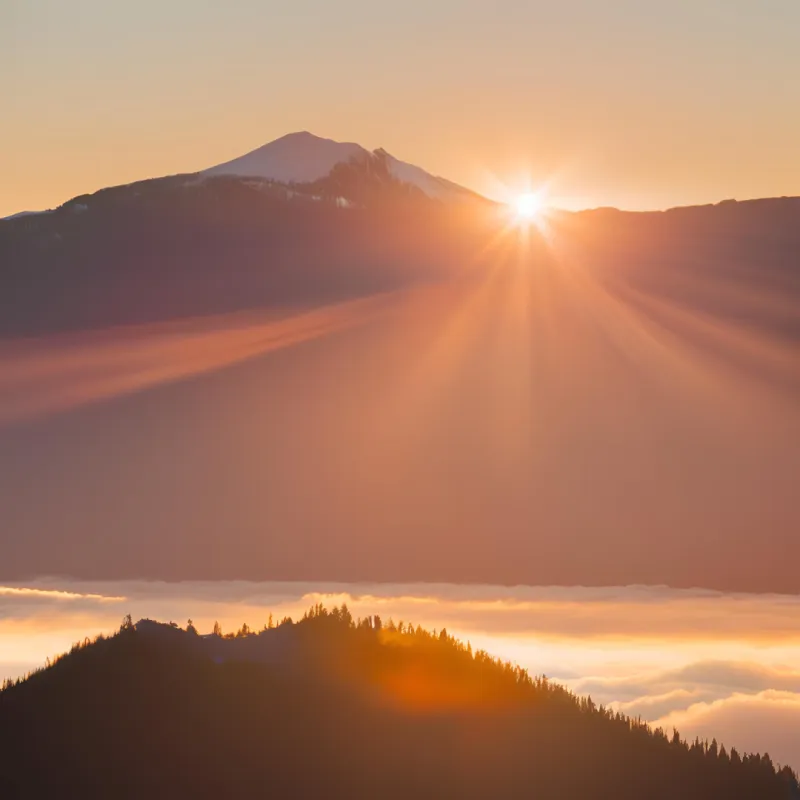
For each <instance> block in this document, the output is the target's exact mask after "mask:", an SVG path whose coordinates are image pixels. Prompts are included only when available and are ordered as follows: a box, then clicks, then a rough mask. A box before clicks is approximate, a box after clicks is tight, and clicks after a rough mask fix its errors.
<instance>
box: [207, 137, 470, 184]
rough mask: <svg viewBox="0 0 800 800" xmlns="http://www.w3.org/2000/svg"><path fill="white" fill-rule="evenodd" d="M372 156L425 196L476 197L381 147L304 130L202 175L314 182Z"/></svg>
mask: <svg viewBox="0 0 800 800" xmlns="http://www.w3.org/2000/svg"><path fill="white" fill-rule="evenodd" d="M374 158H379V159H381V160H382V161H383V162H384V163H385V164H386V168H387V170H388V172H389V173H390V175H391V176H392V177H393V178H394V179H395V180H397V181H399V182H401V183H406V184H410V185H412V186H416V187H417V188H418V189H421V190H422V192H424V193H425V194H426V195H427V196H428V197H432V198H436V199H439V200H455V199H464V198H466V197H469V196H472V197H475V195H473V193H472V192H470V191H469V190H467V189H464V188H463V187H461V186H458V185H457V184H455V183H451V182H450V181H447V180H444V179H443V178H438V177H436V176H434V175H431V174H430V173H428V172H426V171H425V170H424V169H422V168H421V167H417V166H415V165H413V164H409V163H407V162H405V161H400V160H399V159H397V158H395V157H394V156H392V155H390V154H389V153H388V152H387V151H386V150H384V149H383V148H382V147H379V148H377V149H376V150H374V151H372V152H370V151H369V150H367V148H365V147H362V146H361V145H360V144H357V143H355V142H337V141H335V140H333V139H325V138H323V137H321V136H317V135H315V134H313V133H311V132H310V131H306V130H303V131H295V132H294V133H287V134H286V135H285V136H281V137H280V138H279V139H275V140H274V141H272V142H268V143H267V144H265V145H262V146H261V147H259V148H256V149H255V150H251V151H250V152H249V153H245V155H243V156H240V157H239V158H234V159H232V160H231V161H226V162H224V163H223V164H218V165H217V166H214V167H210V168H209V169H206V170H204V171H203V174H204V175H229V176H236V177H251V178H266V179H269V180H275V181H279V182H281V183H313V182H314V181H318V180H320V179H321V178H325V177H326V176H328V175H329V174H330V173H331V170H333V168H334V167H335V166H336V165H337V164H342V163H348V162H351V161H354V160H360V161H361V160H363V161H369V160H370V159H374Z"/></svg>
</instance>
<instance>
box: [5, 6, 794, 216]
mask: <svg viewBox="0 0 800 800" xmlns="http://www.w3.org/2000/svg"><path fill="white" fill-rule="evenodd" d="M556 6H557V7H556ZM798 30H800V4H798V3H797V2H796V0H764V2H761V3H757V4H756V3H752V2H750V1H749V0H724V1H723V0H691V2H690V0H675V1H674V2H670V3H651V2H648V3H641V2H633V0H614V2H608V0H602V1H601V0H566V2H562V3H558V4H554V3H549V2H548V3H544V2H521V1H517V2H512V1H511V0H500V1H499V2H497V3H495V4H492V6H491V7H490V6H489V5H488V4H486V3H477V2H462V1H459V2H456V0H437V1H436V2H427V3H424V4H423V3H416V2H412V3H407V4H404V5H403V6H402V7H398V6H396V5H393V6H391V8H390V7H388V6H387V5H386V4H382V3H369V2H367V1H366V0H343V2H340V3H336V4H333V3H327V2H322V0H297V1H296V2H293V3H291V4H281V6H280V8H275V7H274V6H273V5H272V4H264V3H259V2H256V0H233V1H232V2H230V3H226V4H219V3H212V2H209V1H208V0H172V2H168V3H164V2H160V1H158V2H157V0H141V2H138V3H135V4H118V3H106V2H103V1H102V0H83V2H80V3H78V4H76V3H64V2H62V0H25V2H22V0H11V2H10V3H8V2H4V3H2V4H0V74H2V75H3V79H4V82H3V97H2V101H3V102H2V106H0V107H2V125H0V176H2V179H0V214H11V213H14V212H17V211H20V210H23V209H38V208H46V207H50V206H54V205H56V204H58V203H60V202H63V201H64V200H66V199H68V198H70V197H71V196H74V195H76V194H79V193H82V192H86V191H92V190H95V189H98V188H101V187H103V186H106V185H110V184H115V183H124V182H129V181H132V180H136V179H140V178H145V177H151V176H158V175H163V174H169V173H175V172H184V171H194V170H197V169H201V168H204V167H207V166H210V165H212V164H215V163H219V162H221V161H224V160H226V159H229V158H231V157H234V156H237V155H240V154H241V153H243V152H245V151H247V150H250V149H252V148H254V147H257V146H259V145H261V144H264V143H265V142H267V141H270V140H272V139H274V138H277V137H278V136H281V135H283V134H285V133H287V132H289V131H293V130H298V129H307V130H311V131H312V132H314V133H317V134H318V135H321V136H326V137H330V138H334V139H339V140H351V141H358V142H360V143H362V144H363V145H365V146H367V147H370V148H373V147H378V146H383V147H385V148H386V149H388V150H389V151H390V152H392V153H393V154H395V155H397V156H398V157H400V158H403V159H405V160H408V161H412V162H414V163H417V164H419V165H420V166H422V167H424V168H426V169H428V170H430V171H432V172H435V173H438V174H442V175H445V176H447V177H449V178H451V179H453V180H456V181H459V182H462V183H464V184H467V185H469V186H471V187H473V188H475V189H477V190H479V191H482V192H484V193H487V194H489V195H492V196H495V197H499V198H502V197H504V196H506V194H507V192H508V191H509V189H508V188H506V187H510V191H512V192H513V191H517V190H523V189H524V188H526V184H528V183H529V182H530V184H531V185H533V186H538V185H540V184H543V183H545V184H549V186H550V193H551V196H552V199H553V201H554V202H555V203H556V204H559V205H563V206H566V207H584V206H594V205H609V204H610V205H617V206H620V207H625V208H658V207H665V206H670V205H676V204H688V203H696V202H708V201H716V200H719V199H723V198H727V197H737V198H739V199H744V198H747V197H756V196H774V195H781V194H799V193H800V150H799V149H798V148H797V142H798V140H800V103H798V102H797V89H798V77H799V76H800V48H797V46H796V45H797V39H796V37H797V31H798Z"/></svg>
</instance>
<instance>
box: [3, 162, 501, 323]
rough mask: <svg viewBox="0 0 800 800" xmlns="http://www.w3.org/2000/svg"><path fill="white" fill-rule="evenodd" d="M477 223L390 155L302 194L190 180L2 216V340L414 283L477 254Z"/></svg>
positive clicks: (247, 181) (232, 180) (342, 169)
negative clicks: (393, 166)
mask: <svg viewBox="0 0 800 800" xmlns="http://www.w3.org/2000/svg"><path fill="white" fill-rule="evenodd" d="M476 197H477V196H476ZM477 204H479V205H480V207H481V208H485V207H486V206H487V204H488V201H483V200H476V205H477ZM472 216H473V215H472V213H471V211H470V209H467V208H463V207H461V208H453V207H449V206H447V205H445V204H443V203H441V202H439V201H438V200H433V199H430V198H428V197H427V196H426V195H425V194H424V193H423V192H422V191H420V190H419V189H417V188H416V187H413V186H410V185H409V184H405V183H402V182H401V181H398V180H396V179H394V178H393V177H392V176H391V175H389V174H388V171H387V169H386V165H385V163H384V162H383V161H382V160H381V158H380V157H378V156H370V157H369V159H368V160H364V161H356V162H352V163H348V164H346V165H339V166H338V167H336V168H335V169H334V171H333V172H332V173H331V175H330V176H328V177H327V178H324V179H320V180H318V181H316V182H315V183H313V184H306V185H302V186H299V185H298V186H287V185H284V184H280V183H277V182H275V181H271V180H265V179H251V178H237V177H205V176H201V175H178V176H173V177H169V178H160V179H155V180H150V181H142V182H140V183H134V184H130V185H127V186H117V187H112V188H109V189H104V190H102V191H99V192H96V193H94V194H92V195H85V196H80V197H76V198H73V199H72V200H70V201H69V202H67V203H65V204H64V205H62V206H61V207H59V208H58V209H56V210H54V211H52V212H46V213H41V214H32V215H27V216H24V217H18V218H15V219H8V220H3V221H0V336H2V335H9V334H10V335H15V334H27V335H32V334H37V333H42V332H48V331H56V330H62V329H81V328H93V327H103V326H108V325H115V324H125V323H133V322H142V321H152V320H164V319H172V318H175V317H181V316H188V315H196V314H204V313H210V312H220V311H234V310H238V309H242V308H253V307H275V306H281V307H286V306H302V305H309V304H318V303H322V302H330V301H333V300H338V299H343V298H348V297H356V296H360V295H365V294H372V293H374V292H377V291H382V290H387V289H395V288H398V287H400V286H407V285H410V284H413V283H414V282H416V281H419V280H429V279H431V278H433V277H436V276H441V275H442V274H443V273H444V271H445V270H446V269H448V268H452V267H453V266H454V265H455V264H464V263H465V262H466V261H467V260H468V259H469V258H470V257H471V253H473V252H474V250H475V248H476V246H477V245H476V242H477V241H478V239H477V237H479V236H480V230H481V228H482V229H484V230H485V228H486V226H487V224H488V223H489V221H490V220H488V219H485V220H483V222H481V221H480V220H478V221H477V224H476V221H475V220H474V219H472V218H471V217H472ZM483 238H484V239H485V238H486V237H485V235H484V236H483Z"/></svg>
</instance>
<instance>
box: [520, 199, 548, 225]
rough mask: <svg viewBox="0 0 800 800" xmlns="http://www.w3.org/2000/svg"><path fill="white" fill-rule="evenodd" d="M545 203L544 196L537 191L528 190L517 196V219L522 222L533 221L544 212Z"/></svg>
mask: <svg viewBox="0 0 800 800" xmlns="http://www.w3.org/2000/svg"><path fill="white" fill-rule="evenodd" d="M543 207H544V204H543V203H542V197H541V195H540V194H537V193H535V192H527V193H525V194H521V195H520V196H519V197H517V199H516V201H515V202H514V210H515V212H516V217H517V220H519V221H522V222H532V221H534V220H536V219H537V218H538V217H539V215H540V214H541V213H542V209H543Z"/></svg>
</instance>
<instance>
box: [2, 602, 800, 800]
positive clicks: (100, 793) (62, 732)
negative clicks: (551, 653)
mask: <svg viewBox="0 0 800 800" xmlns="http://www.w3.org/2000/svg"><path fill="white" fill-rule="evenodd" d="M240 637H241V638H237V639H234V640H232V641H229V640H220V639H219V638H218V637H210V638H200V637H198V636H197V635H194V634H192V633H188V632H184V631H180V630H176V629H173V628H170V627H169V626H155V625H153V624H152V623H151V624H148V625H144V626H139V629H129V630H123V631H121V633H120V634H119V635H117V636H115V637H113V638H111V639H109V640H102V641H99V642H97V643H96V644H93V645H89V646H87V647H84V648H82V649H79V650H77V651H75V652H73V653H72V654H71V655H69V656H68V657H66V658H64V659H62V660H61V661H59V662H57V663H56V664H55V666H53V667H52V668H50V669H48V670H46V671H44V672H41V673H39V674H36V675H34V676H33V677H32V678H30V679H29V680H27V681H25V682H23V683H21V684H19V685H16V686H12V687H11V688H9V689H6V690H5V691H3V692H2V693H0V788H1V789H2V791H3V797H4V798H9V800H11V799H12V798H38V797H52V796H53V795H54V794H63V793H65V792H67V793H68V795H69V796H70V797H75V798H81V797H116V798H126V797H131V798H140V797H145V796H154V795H156V794H157V795H160V796H169V797H198V798H203V797H220V796H225V797H230V798H244V797H248V798H250V797H281V798H293V797H297V798H306V797H318V796H327V797H365V798H366V797H374V796H380V797H383V798H388V799H391V798H398V800H399V799H400V798H403V799H405V798H409V797H420V798H441V797H456V796H457V797H463V798H488V797H498V796H500V797H509V798H515V797H520V798H521V797H531V796H534V797H539V798H545V799H546V798H552V799H553V800H556V798H564V797H582V798H586V800H594V799H596V800H625V799H626V798H632V799H633V798H637V800H638V798H640V797H642V796H647V797H651V798H654V799H655V800H661V799H662V798H663V800H672V798H674V797H676V796H678V797H682V798H686V800H699V799H700V798H703V799H704V800H705V799H706V798H707V799H708V800H717V799H718V798H721V797H725V798H728V800H738V798H748V799H750V798H753V799H755V798H759V800H772V799H773V798H774V799H775V800H793V799H794V798H796V797H797V783H796V780H795V777H794V775H793V774H792V773H791V771H790V770H788V769H786V770H783V771H781V772H776V770H775V767H774V766H773V764H772V762H771V761H770V760H769V759H768V758H767V757H763V758H762V757H759V756H747V757H745V758H742V756H740V755H739V754H734V753H733V752H731V753H730V754H729V753H727V752H724V751H722V750H721V749H720V748H719V746H718V745H717V743H716V742H715V743H713V744H712V745H711V746H709V745H703V744H700V743H696V744H694V745H692V747H688V746H687V745H686V744H685V743H683V742H681V741H680V740H679V739H678V738H676V737H674V736H673V733H672V731H670V732H668V734H667V733H658V734H654V733H652V732H650V731H649V730H648V729H647V728H646V727H645V726H643V725H639V724H636V723H635V722H632V721H630V720H628V719H626V718H624V717H621V716H618V715H614V714H611V713H610V712H607V711H604V710H602V709H598V708H596V707H595V706H594V704H593V703H591V702H590V701H588V700H582V701H578V700H576V699H575V698H573V697H572V696H571V695H569V694H567V693H566V692H565V691H563V690H562V689H560V688H559V687H557V686H551V685H550V684H548V683H547V682H544V681H540V680H531V679H529V678H528V677H527V675H525V674H524V673H522V672H520V671H519V670H516V669H514V668H512V667H511V666H509V665H503V664H500V663H497V662H494V661H492V660H491V659H490V658H489V657H487V656H486V655H485V654H482V653H479V654H477V655H476V656H474V657H473V655H472V653H471V652H470V651H467V650H466V648H464V647H463V646H461V645H459V643H457V642H455V641H453V640H451V639H450V638H449V637H448V636H447V634H446V633H445V632H444V631H443V632H442V633H441V634H439V635H438V636H432V635H430V634H426V633H425V632H423V631H420V630H417V631H415V632H414V633H410V632H402V633H401V632H399V631H397V630H395V629H394V626H393V625H392V626H390V627H381V626H380V625H379V622H378V620H377V619H373V620H366V621H364V622H363V623H361V624H359V625H358V626H356V624H355V622H353V621H352V620H351V619H350V618H349V615H348V614H347V612H346V611H340V610H339V609H334V613H333V614H328V613H327V612H326V611H324V610H323V609H320V608H315V609H314V610H313V616H312V617H310V618H309V619H306V620H304V621H303V622H301V623H299V624H297V625H291V624H282V625H281V626H280V627H278V628H277V629H274V630H266V631H264V632H262V633H261V634H260V635H258V636H255V635H248V634H246V633H244V632H241V633H240Z"/></svg>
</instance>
